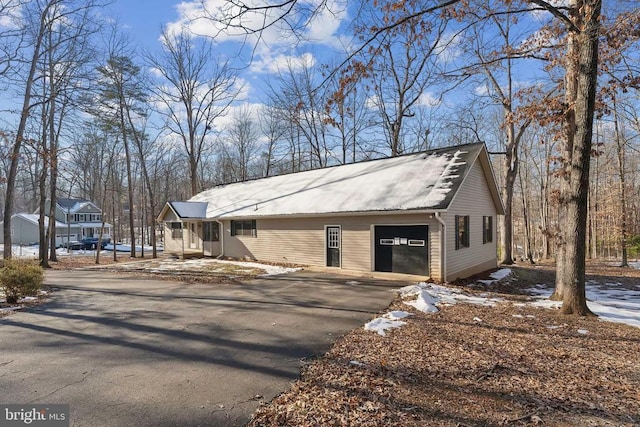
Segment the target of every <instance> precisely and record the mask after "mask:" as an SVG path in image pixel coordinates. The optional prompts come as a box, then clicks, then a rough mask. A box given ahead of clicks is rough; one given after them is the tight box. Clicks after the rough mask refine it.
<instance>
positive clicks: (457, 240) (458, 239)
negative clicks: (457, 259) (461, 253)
mask: <svg viewBox="0 0 640 427" xmlns="http://www.w3.org/2000/svg"><path fill="white" fill-rule="evenodd" d="M455 223H456V226H455V237H456V250H458V249H460V216H458V215H456V217H455Z"/></svg>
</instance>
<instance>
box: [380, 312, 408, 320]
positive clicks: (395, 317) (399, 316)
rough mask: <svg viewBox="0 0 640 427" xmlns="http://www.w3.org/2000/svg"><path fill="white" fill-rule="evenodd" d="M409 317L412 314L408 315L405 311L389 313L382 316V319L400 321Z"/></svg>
mask: <svg viewBox="0 0 640 427" xmlns="http://www.w3.org/2000/svg"><path fill="white" fill-rule="evenodd" d="M409 316H413V313H408V312H406V311H390V312H388V313H387V314H385V315H384V317H386V318H388V319H391V320H400V319H404V318H406V317H409Z"/></svg>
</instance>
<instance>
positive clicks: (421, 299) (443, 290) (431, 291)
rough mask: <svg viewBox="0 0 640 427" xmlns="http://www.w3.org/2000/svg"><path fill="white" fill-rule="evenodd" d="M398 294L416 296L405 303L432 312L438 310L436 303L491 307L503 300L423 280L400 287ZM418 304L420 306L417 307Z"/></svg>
mask: <svg viewBox="0 0 640 427" xmlns="http://www.w3.org/2000/svg"><path fill="white" fill-rule="evenodd" d="M400 294H401V295H402V296H403V297H410V296H416V297H417V298H416V300H415V301H410V302H408V303H407V304H409V305H412V306H414V307H416V308H417V309H418V310H420V311H424V312H425V313H434V312H436V311H438V309H437V308H436V307H435V305H436V304H438V305H453V304H457V303H460V302H464V303H467V304H479V305H486V306H490V307H492V306H494V305H496V304H497V303H499V302H502V301H503V299H502V298H489V297H487V296H473V295H466V294H463V293H462V291H461V290H460V289H457V288H451V287H448V286H444V285H436V284H434V283H425V282H421V283H418V284H417V285H409V286H405V287H404V288H401V289H400ZM418 306H420V307H422V308H419V307H418ZM433 308H435V310H433Z"/></svg>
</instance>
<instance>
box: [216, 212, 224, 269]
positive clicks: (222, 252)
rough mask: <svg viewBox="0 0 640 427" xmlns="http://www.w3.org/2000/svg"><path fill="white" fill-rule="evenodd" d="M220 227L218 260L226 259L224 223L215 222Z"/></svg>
mask: <svg viewBox="0 0 640 427" xmlns="http://www.w3.org/2000/svg"><path fill="white" fill-rule="evenodd" d="M215 221H216V222H217V223H218V224H219V225H220V255H218V256H217V258H218V259H222V258H224V223H223V222H222V221H219V220H217V219H216V220H215Z"/></svg>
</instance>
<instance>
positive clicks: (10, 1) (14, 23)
mask: <svg viewBox="0 0 640 427" xmlns="http://www.w3.org/2000/svg"><path fill="white" fill-rule="evenodd" d="M0 12H1V13H0V28H6V29H16V28H19V27H20V22H21V21H22V4H21V3H20V2H18V1H15V0H5V1H0Z"/></svg>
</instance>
